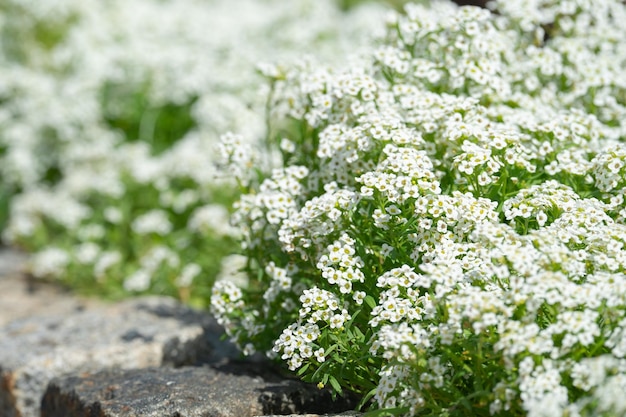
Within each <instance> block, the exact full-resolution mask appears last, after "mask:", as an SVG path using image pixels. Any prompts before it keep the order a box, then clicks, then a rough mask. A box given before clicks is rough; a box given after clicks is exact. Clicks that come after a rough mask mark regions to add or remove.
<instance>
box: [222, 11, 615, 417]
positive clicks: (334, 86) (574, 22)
mask: <svg viewBox="0 0 626 417" xmlns="http://www.w3.org/2000/svg"><path fill="white" fill-rule="evenodd" d="M491 7H493V9H494V11H495V12H496V13H491V12H490V11H488V10H484V9H479V8H475V7H460V8H459V7H457V6H455V5H453V4H451V3H447V2H433V3H432V5H431V6H423V5H417V4H416V5H408V6H407V7H406V11H405V13H404V14H398V15H394V16H393V17H391V18H390V19H389V20H388V30H387V34H386V35H385V37H384V38H383V39H382V40H381V42H380V43H379V44H378V45H377V46H376V47H375V48H374V49H373V50H372V51H371V52H370V55H369V56H370V59H369V61H367V60H365V61H364V62H361V63H360V64H359V63H356V64H353V65H352V66H350V68H348V69H342V68H341V67H339V68H337V67H329V68H322V67H320V66H316V65H313V64H311V63H307V62H305V63H302V64H301V65H297V66H294V67H292V68H290V69H286V70H285V71H283V72H280V73H275V74H273V75H272V74H270V73H268V75H269V76H270V82H271V83H272V85H273V88H274V95H273V97H272V102H271V103H270V104H271V105H270V109H269V110H270V114H269V116H271V119H272V121H273V123H275V125H276V126H280V128H281V129H283V130H282V131H281V135H282V136H283V137H285V138H286V139H287V141H288V143H289V144H294V145H295V146H288V147H283V149H282V151H283V158H284V165H285V167H284V168H281V169H279V170H276V171H275V172H274V174H273V175H272V176H271V177H270V179H268V180H266V182H265V183H264V184H263V185H262V186H261V187H257V188H255V189H253V190H251V192H250V194H248V195H244V196H243V198H242V200H241V202H240V203H239V205H238V208H237V212H236V213H235V221H236V223H237V224H238V225H239V226H240V230H241V233H242V236H243V239H244V242H245V243H246V253H247V255H248V256H249V259H250V262H251V263H250V270H251V272H253V275H251V277H254V276H256V277H258V278H257V280H256V281H254V282H253V283H251V289H252V290H253V291H250V292H248V291H247V290H246V289H243V291H242V295H241V297H239V298H237V300H236V302H237V305H236V306H235V305H233V309H228V308H223V307H220V304H218V307H219V308H216V309H214V311H215V312H216V314H217V315H218V316H219V317H220V319H221V320H228V322H229V325H230V327H229V332H230V334H231V335H233V337H234V339H235V340H236V341H237V342H238V343H239V344H240V345H242V346H243V345H245V344H247V343H252V344H254V346H255V347H256V349H258V350H264V351H266V352H268V353H269V354H270V356H272V355H276V354H278V355H279V356H280V357H281V358H282V359H283V360H285V361H286V362H287V364H288V366H289V367H290V369H292V370H295V369H299V372H300V373H301V374H302V375H303V376H305V377H306V378H308V380H312V381H314V382H320V383H325V381H327V380H329V379H328V378H329V377H328V375H329V374H330V375H331V379H330V380H331V381H334V382H333V387H335V389H337V388H336V386H335V385H336V384H341V385H343V387H344V388H349V389H352V390H356V391H358V392H361V393H363V394H366V393H368V392H369V391H370V390H371V388H372V386H371V384H370V381H373V382H374V391H373V398H374V401H375V404H376V406H378V407H382V408H397V410H396V411H398V410H399V411H400V412H404V413H406V414H407V415H419V414H421V413H423V414H424V415H450V416H452V415H454V416H462V415H474V414H476V415H485V414H486V413H487V412H488V413H490V414H491V415H499V416H505V415H506V416H509V415H520V416H521V415H528V416H591V415H611V416H619V415H623V413H624V410H626V401H625V400H624V396H623V395H622V394H618V392H620V391H619V390H620V389H623V387H624V380H625V379H626V377H625V375H626V357H625V356H624V349H625V344H624V336H625V335H626V329H625V328H624V325H625V324H626V321H625V320H624V314H625V312H626V263H625V262H626V249H625V248H624V244H625V243H626V224H625V223H624V218H625V216H624V214H625V211H624V192H625V191H626V188H625V186H626V184H625V182H624V172H625V171H624V169H625V168H624V166H625V162H624V157H625V154H624V145H623V143H624V141H625V140H626V123H625V121H626V82H625V80H626V79H625V78H624V77H625V74H626V73H625V72H624V71H623V68H625V67H626V30H625V28H624V26H623V22H624V21H626V20H625V19H626V6H625V5H624V4H623V2H621V1H617V0H601V1H595V2H590V1H567V2H565V1H562V2H559V1H552V0H547V1H541V2H526V1H521V0H520V1H517V0H516V1H504V0H502V1H498V0H496V1H494V2H491ZM287 121H289V123H291V124H288V123H287ZM285 126H287V127H285ZM288 126H291V129H290V128H289V127H288ZM294 170H297V172H299V173H301V175H298V176H289V175H288V174H287V173H289V172H293V171H294ZM281 181H282V182H283V183H284V184H283V185H282V186H279V185H278V184H279V183H280V182H281ZM289 181H291V182H289ZM287 183H289V185H288V186H287V185H286V184H287ZM276 210H278V212H276ZM255 265H256V267H255ZM268 267H270V268H269V269H268ZM283 267H284V268H287V267H289V268H290V269H291V270H294V271H295V270H297V271H298V272H297V273H294V274H287V275H288V276H289V282H288V285H287V284H285V287H284V290H285V291H284V292H277V291H276V284H275V280H276V278H275V275H276V274H275V272H272V271H276V270H279V269H280V268H283ZM254 274H256V275H254ZM259 289H261V290H262V292H265V291H266V294H268V293H269V294H270V296H263V297H260V296H258V295H256V294H257V292H258V291H259ZM230 291H232V290H230ZM220 294H222V293H221V292H220V291H219V289H218V290H216V297H217V299H218V300H223V299H225V298H227V296H225V295H220ZM286 300H290V301H289V303H292V302H294V301H295V302H299V306H298V307H296V308H281V307H280V306H281V303H285V302H286ZM235 308H236V311H235V310H234V309H235ZM240 317H244V318H245V320H240ZM251 319H252V320H253V323H257V324H259V325H262V326H263V330H261V332H259V333H254V334H250V333H247V332H246V331H245V330H241V329H242V328H244V327H246V326H247V327H250V326H251V324H250V323H249V320H251ZM246 320H247V321H246ZM270 323H271V324H270ZM355 346H357V347H355ZM358 346H360V347H358ZM321 349H323V352H325V353H324V355H325V357H324V360H323V361H322V360H320V355H314V354H313V352H318V351H320V350H321ZM330 352H332V353H333V354H332V355H329V353H330ZM357 364H358V365H357ZM333 371H335V373H333ZM325 375H326V379H325V378H324V376H325ZM332 378H335V379H334V380H333V379H332ZM338 379H340V381H338ZM366 381H367V382H366ZM602 413H606V414H602Z"/></svg>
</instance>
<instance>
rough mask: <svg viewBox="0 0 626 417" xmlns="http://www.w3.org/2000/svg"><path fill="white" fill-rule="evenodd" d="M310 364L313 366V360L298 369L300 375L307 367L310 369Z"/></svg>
mask: <svg viewBox="0 0 626 417" xmlns="http://www.w3.org/2000/svg"><path fill="white" fill-rule="evenodd" d="M309 366H311V362H307V363H306V364H304V366H303V367H301V368H300V369H298V376H302V375H303V374H304V373H305V372H306V371H307V369H309Z"/></svg>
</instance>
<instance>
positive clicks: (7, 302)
mask: <svg viewBox="0 0 626 417" xmlns="http://www.w3.org/2000/svg"><path fill="white" fill-rule="evenodd" d="M27 261H28V257H27V255H26V254H24V253H23V252H19V251H17V250H12V249H8V248H4V247H0V327H2V326H3V325H5V324H7V323H9V322H11V321H13V320H17V319H20V318H25V317H30V316H36V315H51V314H72V313H74V312H75V311H78V310H81V309H84V308H87V307H89V306H95V305H102V304H103V303H102V302H100V301H98V300H95V299H88V298H82V297H77V296H76V295H72V294H70V293H69V292H68V291H66V290H64V289H63V288H61V287H59V286H57V285H53V284H51V283H46V282H41V281H37V280H34V279H32V278H29V277H28V276H27V275H26V274H24V273H23V271H24V270H25V269H26V265H27Z"/></svg>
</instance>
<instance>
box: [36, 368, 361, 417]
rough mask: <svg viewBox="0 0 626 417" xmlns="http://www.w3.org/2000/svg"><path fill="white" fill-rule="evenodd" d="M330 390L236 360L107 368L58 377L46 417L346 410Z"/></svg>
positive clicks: (199, 416)
mask: <svg viewBox="0 0 626 417" xmlns="http://www.w3.org/2000/svg"><path fill="white" fill-rule="evenodd" d="M349 407H350V404H347V403H345V402H344V403H341V402H332V401H331V396H330V393H329V392H328V391H326V390H319V389H312V388H311V386H310V385H308V384H303V383H301V382H298V381H295V380H286V379H279V378H276V377H272V376H271V375H270V374H266V375H261V374H259V375H256V376H255V375H251V374H250V369H246V368H242V367H234V366H232V365H230V366H227V367H223V368H221V369H216V368H212V367H184V368H177V369H172V368H150V369H142V370H130V371H105V372H99V373H94V374H84V375H80V376H73V377H66V378H57V379H54V380H53V381H52V382H51V383H50V385H49V386H48V389H47V391H46V394H45V396H44V398H43V401H42V413H41V417H83V416H94V417H131V416H136V415H141V416H146V417H224V416H233V417H234V416H238V417H253V416H259V415H262V414H279V415H285V414H292V413H297V412H300V411H309V412H315V411H322V410H323V411H332V410H333V409H335V410H337V409H339V410H345V409H346V408H349Z"/></svg>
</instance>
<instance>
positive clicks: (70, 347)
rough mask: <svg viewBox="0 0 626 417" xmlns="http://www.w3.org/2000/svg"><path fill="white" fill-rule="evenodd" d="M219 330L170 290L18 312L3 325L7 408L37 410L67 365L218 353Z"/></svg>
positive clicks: (163, 361) (11, 412)
mask: <svg viewBox="0 0 626 417" xmlns="http://www.w3.org/2000/svg"><path fill="white" fill-rule="evenodd" d="M219 332H220V331H219V328H218V326H217V324H216V323H215V322H214V320H213V319H211V318H210V317H209V316H207V315H206V314H203V313H199V312H197V311H194V310H191V309H189V308H187V307H183V306H181V305H180V304H179V303H178V302H176V301H174V300H172V299H169V298H165V297H147V298H139V299H134V300H129V301H126V302H122V303H118V304H115V305H110V306H105V307H98V308H93V309H86V310H83V311H79V312H74V313H73V314H71V315H53V316H33V317H30V318H26V319H20V320H15V321H13V322H11V323H9V324H7V325H5V326H4V327H1V328H0V416H3V417H34V416H38V415H39V406H40V401H41V397H42V395H43V393H44V390H45V388H46V385H47V383H48V382H49V381H50V380H51V379H52V378H54V377H57V376H60V375H64V374H67V373H82V372H90V371H98V370H101V369H107V368H123V369H131V368H145V367H151V366H162V365H174V366H180V365H184V364H191V363H196V362H198V361H211V360H214V361H215V360H217V359H216V357H219V358H222V357H224V356H225V355H227V354H228V347H222V348H221V351H218V352H211V348H210V344H212V343H213V342H214V341H215V340H216V339H217V338H218V337H219V336H218V334H219ZM211 355H214V356H211ZM215 355H217V356H215Z"/></svg>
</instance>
